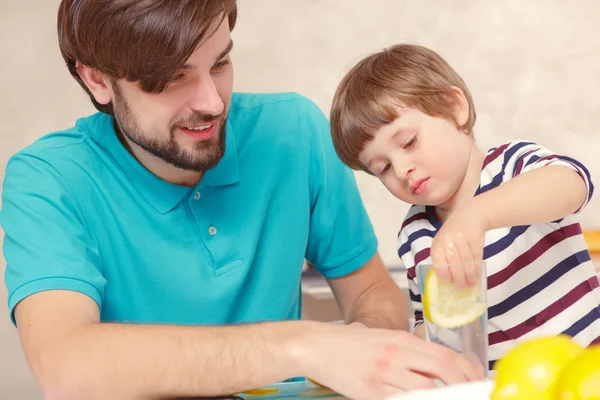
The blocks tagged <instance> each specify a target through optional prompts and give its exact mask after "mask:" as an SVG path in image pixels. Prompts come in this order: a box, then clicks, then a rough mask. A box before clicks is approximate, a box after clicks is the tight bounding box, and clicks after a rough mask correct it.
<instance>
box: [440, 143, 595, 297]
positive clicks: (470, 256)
mask: <svg viewBox="0 0 600 400" xmlns="http://www.w3.org/2000/svg"><path fill="white" fill-rule="evenodd" d="M513 146H514V148H515V150H516V151H514V152H512V155H511V156H510V157H508V159H507V160H505V161H504V164H505V169H504V171H503V175H504V179H503V181H504V182H503V183H502V184H501V185H499V186H497V187H495V188H493V189H490V190H487V191H485V190H484V193H482V194H480V195H478V196H476V197H474V198H473V199H472V200H471V201H470V202H469V203H468V204H467V205H465V206H463V207H461V208H460V209H458V210H456V211H455V212H454V213H453V214H451V215H450V217H449V218H448V220H447V221H446V222H445V223H444V225H443V226H442V228H441V229H440V231H439V232H438V234H437V235H436V237H435V240H434V244H433V246H432V254H431V256H432V260H433V263H434V265H435V266H436V271H437V272H438V274H439V275H440V277H441V278H442V279H445V280H449V279H453V280H454V281H455V282H456V284H457V285H458V286H459V287H464V286H467V285H472V284H474V283H475V282H477V280H478V276H479V271H478V270H477V264H476V263H477V262H479V261H481V260H482V259H483V247H484V237H485V232H486V231H488V230H492V229H498V228H502V227H509V226H520V225H533V224H540V223H547V222H551V221H557V220H560V219H561V218H563V217H565V216H567V215H569V214H572V213H575V212H579V211H580V210H581V209H582V208H583V207H584V206H585V205H586V204H587V203H588V202H589V200H590V199H591V196H592V194H593V184H592V182H591V178H590V175H589V172H588V171H587V169H586V168H585V167H584V166H583V165H582V164H581V163H579V162H578V161H576V160H573V159H571V158H569V157H564V156H558V155H556V154H553V153H551V152H550V151H548V150H547V149H545V148H543V147H541V146H538V145H535V144H533V143H517V144H515V145H513ZM509 149H510V147H509ZM507 153H508V152H507Z"/></svg>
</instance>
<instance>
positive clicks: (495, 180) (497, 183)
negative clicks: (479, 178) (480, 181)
mask: <svg viewBox="0 0 600 400" xmlns="http://www.w3.org/2000/svg"><path fill="white" fill-rule="evenodd" d="M503 176H504V170H502V171H500V172H498V174H496V176H494V178H493V179H492V181H491V182H490V183H488V184H487V185H485V186H480V187H479V189H477V192H476V193H475V195H476V196H477V195H480V194H481V193H485V192H487V191H488V190H491V189H494V188H496V187H498V186H500V184H501V183H502V177H503Z"/></svg>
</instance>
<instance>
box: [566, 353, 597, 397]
mask: <svg viewBox="0 0 600 400" xmlns="http://www.w3.org/2000/svg"><path fill="white" fill-rule="evenodd" d="M556 400H600V345H596V346H592V347H588V348H587V349H585V350H584V351H583V352H581V353H580V354H579V356H577V357H575V358H574V359H573V360H572V361H571V362H570V363H569V364H567V366H566V367H565V368H564V369H563V372H562V374H561V375H560V376H559V377H558V380H557V381H556Z"/></svg>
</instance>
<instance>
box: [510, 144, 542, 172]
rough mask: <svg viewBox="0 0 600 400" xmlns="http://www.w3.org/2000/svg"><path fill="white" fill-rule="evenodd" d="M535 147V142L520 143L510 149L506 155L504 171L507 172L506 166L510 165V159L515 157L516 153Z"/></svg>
mask: <svg viewBox="0 0 600 400" xmlns="http://www.w3.org/2000/svg"><path fill="white" fill-rule="evenodd" d="M531 145H535V143H533V142H519V143H518V144H516V145H514V146H513V147H511V148H509V149H508V150H507V151H506V153H504V164H502V171H506V166H507V165H508V163H509V161H510V159H511V158H512V157H513V156H514V155H515V153H516V152H517V151H519V150H521V149H522V148H523V147H527V146H531ZM515 165H516V163H515Z"/></svg>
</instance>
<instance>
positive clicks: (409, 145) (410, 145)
mask: <svg viewBox="0 0 600 400" xmlns="http://www.w3.org/2000/svg"><path fill="white" fill-rule="evenodd" d="M416 142H417V137H416V136H413V137H412V138H411V139H410V140H409V141H408V142H406V144H405V145H404V148H405V149H408V148H409V147H412V146H414V144H415V143H416Z"/></svg>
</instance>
